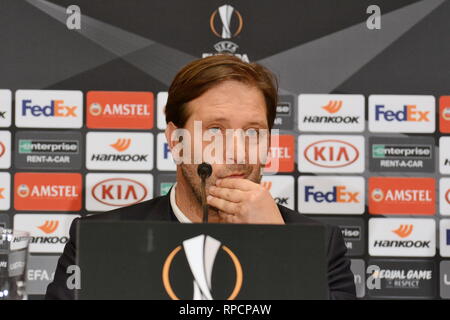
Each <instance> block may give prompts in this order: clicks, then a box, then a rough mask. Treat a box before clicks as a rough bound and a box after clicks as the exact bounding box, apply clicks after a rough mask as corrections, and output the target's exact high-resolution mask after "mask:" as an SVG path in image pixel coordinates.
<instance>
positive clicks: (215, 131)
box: [208, 127, 220, 134]
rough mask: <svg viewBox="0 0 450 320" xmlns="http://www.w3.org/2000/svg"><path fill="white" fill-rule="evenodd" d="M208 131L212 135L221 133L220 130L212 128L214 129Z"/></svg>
mask: <svg viewBox="0 0 450 320" xmlns="http://www.w3.org/2000/svg"><path fill="white" fill-rule="evenodd" d="M208 131H209V132H211V133H212V134H218V133H220V128H219V127H212V128H209V129H208Z"/></svg>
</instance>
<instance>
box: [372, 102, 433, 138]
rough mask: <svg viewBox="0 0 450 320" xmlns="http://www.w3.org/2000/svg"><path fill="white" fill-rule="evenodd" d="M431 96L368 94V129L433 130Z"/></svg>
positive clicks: (376, 130) (385, 130) (373, 130)
mask: <svg viewBox="0 0 450 320" xmlns="http://www.w3.org/2000/svg"><path fill="white" fill-rule="evenodd" d="M435 105H436V101H435V98H434V97H433V96H419V95H414V96H412V95H411V96H406V95H405V96H403V95H402V96H401V95H398V96H397V95H371V96H369V130H370V131H372V132H405V133H408V132H411V133H416V132H422V133H433V132H434V131H435V122H436V120H435V113H436V110H435Z"/></svg>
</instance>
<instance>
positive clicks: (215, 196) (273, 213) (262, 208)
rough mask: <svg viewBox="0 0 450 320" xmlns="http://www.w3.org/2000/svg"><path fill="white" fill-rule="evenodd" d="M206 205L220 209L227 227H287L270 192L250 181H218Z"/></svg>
mask: <svg viewBox="0 0 450 320" xmlns="http://www.w3.org/2000/svg"><path fill="white" fill-rule="evenodd" d="M207 202H208V204H209V205H210V206H213V207H215V208H217V209H219V215H220V218H221V221H223V222H225V223H255V224H284V220H283V217H282V216H281V213H280V210H278V207H277V204H276V203H275V201H274V200H273V198H272V196H271V195H270V193H269V191H268V190H267V189H265V188H264V187H262V186H261V185H260V184H257V183H254V182H252V181H250V180H247V179H238V178H225V179H219V180H217V182H216V186H211V187H210V188H209V195H208V197H207Z"/></svg>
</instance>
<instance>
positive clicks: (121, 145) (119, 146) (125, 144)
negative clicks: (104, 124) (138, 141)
mask: <svg viewBox="0 0 450 320" xmlns="http://www.w3.org/2000/svg"><path fill="white" fill-rule="evenodd" d="M130 145H131V139H117V141H116V142H115V143H113V144H111V145H110V146H111V147H113V148H114V149H116V150H117V151H119V152H124V151H125V150H127V149H128V148H129V147H130Z"/></svg>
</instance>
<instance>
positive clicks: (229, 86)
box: [46, 55, 355, 299]
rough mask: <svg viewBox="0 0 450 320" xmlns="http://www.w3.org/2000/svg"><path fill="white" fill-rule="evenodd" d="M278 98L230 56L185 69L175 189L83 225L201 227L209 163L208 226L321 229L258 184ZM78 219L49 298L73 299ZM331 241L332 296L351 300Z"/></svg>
mask: <svg viewBox="0 0 450 320" xmlns="http://www.w3.org/2000/svg"><path fill="white" fill-rule="evenodd" d="M277 96H278V93H277V88H276V81H275V78H274V77H273V75H272V74H271V73H270V72H269V71H268V70H267V69H265V68H264V67H262V66H260V65H258V64H249V63H245V62H242V61H241V60H239V59H238V58H235V57H233V56H229V55H220V56H214V57H209V58H205V59H199V60H196V61H194V62H192V63H190V64H188V65H187V66H186V67H184V68H183V69H182V70H181V71H180V72H179V73H178V74H177V75H176V77H175V79H174V80H173V82H172V84H171V86H170V88H169V95H168V100H167V104H166V108H165V113H166V122H167V128H166V132H165V133H166V138H167V141H168V144H169V147H170V149H171V151H172V156H173V158H174V160H175V162H176V163H177V182H176V184H175V185H174V186H173V187H172V188H171V190H170V192H169V193H168V195H166V196H162V197H157V198H154V199H152V200H149V201H146V202H142V203H139V204H136V205H133V206H129V207H125V208H120V209H117V210H114V211H111V212H108V213H105V214H99V215H94V216H90V217H84V218H82V219H107V220H154V221H161V220H162V221H174V222H181V223H193V222H194V223H195V222H201V221H202V212H203V211H202V200H201V199H202V188H201V180H200V178H199V177H198V175H197V168H198V164H199V163H201V162H209V163H211V165H212V168H213V170H212V174H211V176H210V178H209V179H208V180H207V183H206V187H205V190H206V194H207V203H208V205H209V211H208V220H209V222H212V223H255V224H287V223H302V222H309V223H318V222H313V220H311V219H309V218H307V217H305V216H303V215H301V214H299V213H298V212H295V211H293V210H290V209H288V208H286V207H283V206H281V205H277V204H276V203H275V201H274V199H273V198H272V197H271V195H270V193H269V191H268V190H267V189H265V188H264V187H263V186H262V185H261V184H260V181H261V176H262V170H263V168H264V166H265V164H266V162H267V154H268V146H270V144H271V143H273V141H272V137H271V135H270V129H271V128H272V126H273V123H274V119H275V115H276V106H277ZM199 132H200V138H199V137H198V134H199ZM196 135H197V136H196ZM211 141H213V142H211ZM224 141H226V143H225V146H224V143H223V142H224ZM261 150H262V152H261ZM272 161H273V160H272ZM272 165H273V163H272ZM77 221H78V220H75V221H74V222H73V224H72V226H71V229H70V241H69V243H67V244H66V247H65V249H64V252H63V254H62V256H61V258H60V259H59V261H58V266H57V269H56V273H55V279H54V281H53V282H52V283H51V284H50V285H49V286H48V288H47V294H46V298H47V299H73V298H74V292H73V290H70V289H68V287H67V279H68V274H67V273H66V270H67V267H68V266H70V265H74V264H75V255H76V248H75V244H76V240H75V236H76V235H75V228H76V223H77ZM327 235H328V252H327V254H328V283H329V292H330V297H331V298H332V299H353V298H355V285H354V282H353V281H354V280H353V274H352V272H351V271H350V261H349V259H348V258H347V257H345V254H346V247H345V244H344V241H343V238H342V235H341V233H340V231H339V229H337V228H336V227H330V226H327ZM282 245H283V244H280V246H282Z"/></svg>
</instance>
